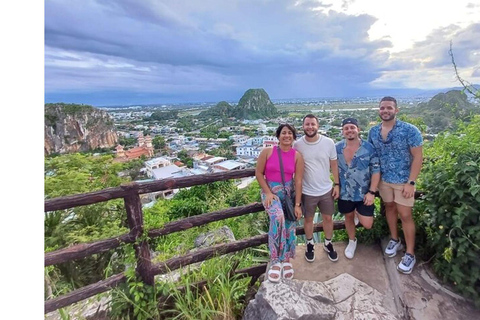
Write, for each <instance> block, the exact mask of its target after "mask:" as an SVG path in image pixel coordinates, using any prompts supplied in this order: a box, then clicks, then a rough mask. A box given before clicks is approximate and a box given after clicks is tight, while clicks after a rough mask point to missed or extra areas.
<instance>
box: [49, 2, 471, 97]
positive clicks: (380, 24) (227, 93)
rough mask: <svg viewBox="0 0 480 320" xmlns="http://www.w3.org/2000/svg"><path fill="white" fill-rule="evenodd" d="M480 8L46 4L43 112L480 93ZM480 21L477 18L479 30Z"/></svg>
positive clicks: (413, 4) (443, 5) (428, 4)
mask: <svg viewBox="0 0 480 320" xmlns="http://www.w3.org/2000/svg"><path fill="white" fill-rule="evenodd" d="M478 16H480V1H478V0H476V1H468V0H465V1H464V0H461V1H455V2H453V1H446V2H440V3H439V2H435V1H421V2H419V1H413V0H407V1H388V2H387V1H367V0H353V1H331V0H325V1H291V0H278V1H268V0H265V1H253V0H247V1H227V2H225V1H220V0H210V1H203V2H195V1H188V0H179V1H130V0H124V1H123V0H122V1H114V2H108V3H105V2H102V1H97V0H89V1H69V2H64V1H57V0H50V1H46V2H45V47H44V63H45V102H65V103H84V104H91V105H93V106H109V105H133V104H154V103H179V102H201V101H205V102H214V101H222V100H226V101H238V100H239V99H240V97H241V96H242V95H243V93H244V92H245V91H246V90H248V89H250V88H263V89H265V91H266V92H267V93H268V94H269V96H270V98H271V99H272V100H274V99H275V100H280V99H295V98H317V97H345V98H348V97H355V96H377V95H386V94H397V93H401V92H414V91H415V90H417V91H420V90H438V89H443V88H451V87H458V86H459V83H458V82H457V81H456V78H455V74H454V70H453V66H452V63H451V59H450V56H449V54H448V50H449V46H450V42H452V43H453V51H454V54H455V59H456V62H457V66H458V68H459V72H460V75H461V76H462V77H463V78H465V79H468V80H469V81H470V82H472V83H479V82H480V69H479V66H480V43H479V42H478V40H477V39H478V38H479V37H480V35H479V34H480V23H479V22H478V21H476V19H475V17H478ZM477 20H478V19H477Z"/></svg>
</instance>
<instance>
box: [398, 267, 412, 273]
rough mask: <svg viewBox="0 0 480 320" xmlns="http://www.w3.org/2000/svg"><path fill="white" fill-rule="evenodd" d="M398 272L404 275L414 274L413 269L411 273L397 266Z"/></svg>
mask: <svg viewBox="0 0 480 320" xmlns="http://www.w3.org/2000/svg"><path fill="white" fill-rule="evenodd" d="M397 271H398V272H400V273H402V274H410V273H412V271H413V268H412V269H410V270H409V271H405V270H402V269H400V268H399V267H398V266H397Z"/></svg>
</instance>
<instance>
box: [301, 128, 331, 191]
mask: <svg viewBox="0 0 480 320" xmlns="http://www.w3.org/2000/svg"><path fill="white" fill-rule="evenodd" d="M318 136H319V139H318V140H317V141H315V142H308V141H306V140H305V136H303V137H302V138H300V139H299V140H297V141H296V142H295V144H294V145H293V147H294V148H295V149H296V150H297V151H298V152H300V153H301V154H302V156H303V160H304V161H305V172H304V174H303V181H302V193H303V194H306V195H309V196H315V197H318V196H321V195H324V194H326V193H327V192H329V191H331V190H332V180H331V179H330V160H337V151H336V149H335V143H334V142H333V140H332V139H330V138H328V137H325V136H322V135H321V134H319V135H318Z"/></svg>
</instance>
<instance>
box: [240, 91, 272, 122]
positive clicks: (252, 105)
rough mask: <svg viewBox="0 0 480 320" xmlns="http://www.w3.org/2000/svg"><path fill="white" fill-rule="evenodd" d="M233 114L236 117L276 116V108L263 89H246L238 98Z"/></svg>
mask: <svg viewBox="0 0 480 320" xmlns="http://www.w3.org/2000/svg"><path fill="white" fill-rule="evenodd" d="M234 116H235V117H236V118H238V119H249V120H252V119H269V118H275V117H276V116H278V110H277V108H276V107H275V105H274V104H273V103H272V101H271V100H270V97H269V96H268V94H267V92H265V90H264V89H248V90H247V91H246V92H245V93H244V94H243V96H242V98H240V101H239V102H238V105H237V107H236V108H235V114H234Z"/></svg>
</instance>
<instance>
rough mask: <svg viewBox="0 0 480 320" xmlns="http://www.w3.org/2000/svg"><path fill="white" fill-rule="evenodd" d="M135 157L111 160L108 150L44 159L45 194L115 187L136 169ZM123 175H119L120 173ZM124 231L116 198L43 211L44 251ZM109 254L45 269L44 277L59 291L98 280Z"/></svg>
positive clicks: (121, 208) (119, 201)
mask: <svg viewBox="0 0 480 320" xmlns="http://www.w3.org/2000/svg"><path fill="white" fill-rule="evenodd" d="M139 164H140V165H141V162H139V161H132V162H129V163H123V164H122V163H117V162H113V156H112V155H103V156H93V155H91V154H80V153H76V154H67V155H62V156H57V157H50V158H46V159H45V182H44V183H45V198H47V199H49V198H56V197H61V196H67V195H73V194H79V193H85V192H91V191H96V190H101V189H105V188H108V187H117V186H118V185H120V184H121V183H123V182H128V181H130V180H131V178H130V176H129V175H128V172H129V170H131V173H132V174H137V173H138V171H139V170H138V169H139V167H138V165H139ZM121 172H123V173H126V175H123V176H122V177H121V176H120V173H121ZM127 232H128V228H127V225H126V212H125V208H124V204H123V201H122V199H117V200H111V201H108V202H100V203H97V204H94V205H88V206H80V207H76V208H71V209H67V210H57V211H49V212H45V218H44V237H45V238H44V240H45V251H52V250H56V249H60V248H65V247H68V246H70V245H72V244H76V243H86V242H92V241H95V240H100V239H105V238H110V237H114V236H117V235H120V234H124V233H127ZM112 254H113V252H112V253H105V254H99V255H94V256H91V257H89V258H86V259H82V260H79V261H71V262H68V263H64V264H61V265H58V266H55V267H53V266H51V267H49V268H47V269H46V280H47V281H49V282H50V283H51V284H54V286H55V288H47V290H52V294H55V292H57V293H58V292H62V291H64V290H67V291H68V290H70V289H72V288H76V287H80V286H83V285H86V284H90V283H92V282H95V281H98V280H101V279H103V270H104V268H105V267H106V266H107V265H108V264H109V261H110V258H111V256H112Z"/></svg>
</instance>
